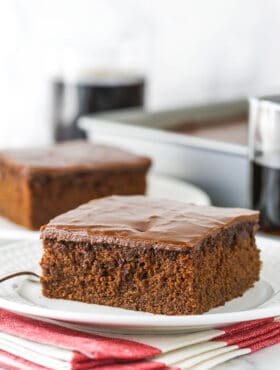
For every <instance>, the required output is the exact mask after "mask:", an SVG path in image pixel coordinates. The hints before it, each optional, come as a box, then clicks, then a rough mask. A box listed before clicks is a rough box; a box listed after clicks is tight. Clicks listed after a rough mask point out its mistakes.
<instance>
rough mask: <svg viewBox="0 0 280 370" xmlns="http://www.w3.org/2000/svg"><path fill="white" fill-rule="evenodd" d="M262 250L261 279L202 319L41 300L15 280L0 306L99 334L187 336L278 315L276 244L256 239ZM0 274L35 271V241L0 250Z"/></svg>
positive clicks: (28, 283)
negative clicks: (88, 327)
mask: <svg viewBox="0 0 280 370" xmlns="http://www.w3.org/2000/svg"><path fill="white" fill-rule="evenodd" d="M258 245H259V247H260V248H261V251H262V260H263V270H262V275H261V280H260V281H259V282H258V283H256V284H255V287H253V288H252V289H250V290H249V291H248V292H247V293H246V294H244V296H243V297H241V298H237V299H234V300H232V301H230V302H228V303H227V304H226V305H225V306H223V307H218V308H216V309H213V310H211V311H209V312H208V313H205V314H203V315H188V316H187V315H185V316H166V315H154V314H150V313H145V312H136V311H130V310H125V309H119V308H113V307H108V306H101V305H94V304H85V303H80V302H73V301H67V300H59V299H48V298H45V297H43V296H42V295H41V290H40V284H39V283H38V282H35V281H32V280H29V279H28V278H27V277H18V278H16V279H13V280H9V281H6V282H5V283H2V284H0V307H2V308H7V309H9V310H12V311H15V312H19V313H22V314H27V315H33V316H39V317H42V318H52V319H57V320H62V321H68V322H71V323H79V324H87V325H92V326H95V327H98V328H99V330H109V331H118V330H121V331H122V332H124V331H128V332H129V331H133V332H149V333H151V332H166V333H170V332H187V331H190V330H191V331H194V330H198V329H201V328H210V327H219V326H221V325H224V324H229V323H234V322H239V321H245V320H253V319H259V318H264V317H270V316H277V315H280V297H278V295H277V294H276V293H277V292H278V291H279V290H280V243H279V242H278V241H276V240H272V239H267V238H258ZM0 252H1V253H0V266H1V275H2V274H3V275H5V274H8V273H12V272H15V271H23V270H33V271H34V270H35V269H36V270H38V261H39V260H40V257H41V254H42V249H41V244H40V242H31V241H29V242H16V243H14V244H9V245H7V246H3V247H1V248H0Z"/></svg>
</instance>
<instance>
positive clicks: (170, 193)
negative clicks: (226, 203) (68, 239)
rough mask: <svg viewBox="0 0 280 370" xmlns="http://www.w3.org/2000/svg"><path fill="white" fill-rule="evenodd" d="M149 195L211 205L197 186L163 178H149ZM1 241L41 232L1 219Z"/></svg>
mask: <svg viewBox="0 0 280 370" xmlns="http://www.w3.org/2000/svg"><path fill="white" fill-rule="evenodd" d="M147 193H148V195H149V196H151V197H154V198H169V199H173V200H178V201H183V202H187V203H194V204H200V205H208V204H210V199H209V197H208V195H207V194H206V193H204V192H203V191H202V190H200V189H199V188H197V187H196V186H194V185H191V184H188V183H186V182H183V181H180V180H176V179H172V178H168V177H163V176H155V175H151V176H149V178H148V192H147ZM0 239H14V240H23V239H28V240H30V239H31V240H38V239H39V232H38V231H29V230H27V229H25V228H24V227H22V226H19V225H16V224H14V223H13V222H11V221H9V220H7V219H5V218H3V217H0Z"/></svg>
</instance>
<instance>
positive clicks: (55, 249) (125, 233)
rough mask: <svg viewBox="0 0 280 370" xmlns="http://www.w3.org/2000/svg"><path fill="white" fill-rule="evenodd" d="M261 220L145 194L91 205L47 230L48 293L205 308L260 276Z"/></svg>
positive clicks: (195, 310)
mask: <svg viewBox="0 0 280 370" xmlns="http://www.w3.org/2000/svg"><path fill="white" fill-rule="evenodd" d="M258 218H259V214H258V212H255V211H250V210H246V209H234V208H217V207H207V206H195V205H189V204H185V203H179V202H175V201H169V200H154V199H150V198H147V197H145V196H127V197H122V196H113V197H107V198H103V199H99V200H95V201H92V202H89V203H87V204H84V205H82V206H80V207H78V208H76V209H75V210H72V211H70V212H67V213H65V214H63V215H61V216H58V217H56V218H55V219H53V220H52V221H51V222H50V223H49V224H48V225H46V226H45V227H44V228H42V239H43V243H44V255H43V258H42V261H41V266H42V271H43V275H42V279H41V282H42V286H43V294H44V295H45V296H47V297H50V298H64V299H73V300H78V301H82V302H87V303H96V304H102V305H110V306H115V307H122V308H127V309H131V310H140V311H147V312H152V313H156V314H168V315H183V314H200V313H203V312H206V311H208V310H209V309H211V308H213V307H216V306H219V305H223V304H224V303H225V302H227V301H228V300H231V299H233V298H236V297H239V296H241V295H242V294H243V293H244V292H245V291H246V290H247V289H249V288H251V287H252V286H253V284H254V283H255V282H256V281H257V280H258V279H259V273H260V267H261V262H260V257H259V250H258V249H257V247H256V244H255V231H256V229H257V227H258Z"/></svg>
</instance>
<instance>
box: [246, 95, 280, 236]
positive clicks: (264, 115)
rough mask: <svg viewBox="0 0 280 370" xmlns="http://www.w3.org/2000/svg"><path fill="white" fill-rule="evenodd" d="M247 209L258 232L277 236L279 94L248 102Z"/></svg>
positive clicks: (279, 210)
mask: <svg viewBox="0 0 280 370" xmlns="http://www.w3.org/2000/svg"><path fill="white" fill-rule="evenodd" d="M249 158H250V206H251V208H253V209H256V210H259V211H260V213H261V215H260V229H261V230H262V231H264V232H268V233H271V234H275V235H280V95H279V96H276V95H273V96H265V97H261V98H253V99H251V100H250V122H249Z"/></svg>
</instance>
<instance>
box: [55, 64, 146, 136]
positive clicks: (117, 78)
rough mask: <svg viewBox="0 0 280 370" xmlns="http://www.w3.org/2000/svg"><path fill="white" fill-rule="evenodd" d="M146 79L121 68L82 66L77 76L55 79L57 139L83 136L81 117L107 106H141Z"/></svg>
mask: <svg viewBox="0 0 280 370" xmlns="http://www.w3.org/2000/svg"><path fill="white" fill-rule="evenodd" d="M144 91H145V79H144V77H143V76H141V75H139V74H137V73H133V72H132V71H125V70H122V69H109V68H104V69H102V68H96V69H94V68H93V69H92V70H91V69H88V70H80V72H79V74H77V75H76V76H75V78H73V77H71V78H65V77H64V78H62V77H60V78H59V77H57V78H55V79H54V80H53V82H52V100H53V102H52V106H53V126H54V136H55V140H56V141H64V140H73V139H83V138H85V137H86V135H85V133H84V131H83V130H80V129H79V127H78V126H77V121H78V119H79V117H81V116H83V115H86V114H90V113H97V112H102V111H107V110H114V109H121V108H130V107H142V106H143V105H144Z"/></svg>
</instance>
